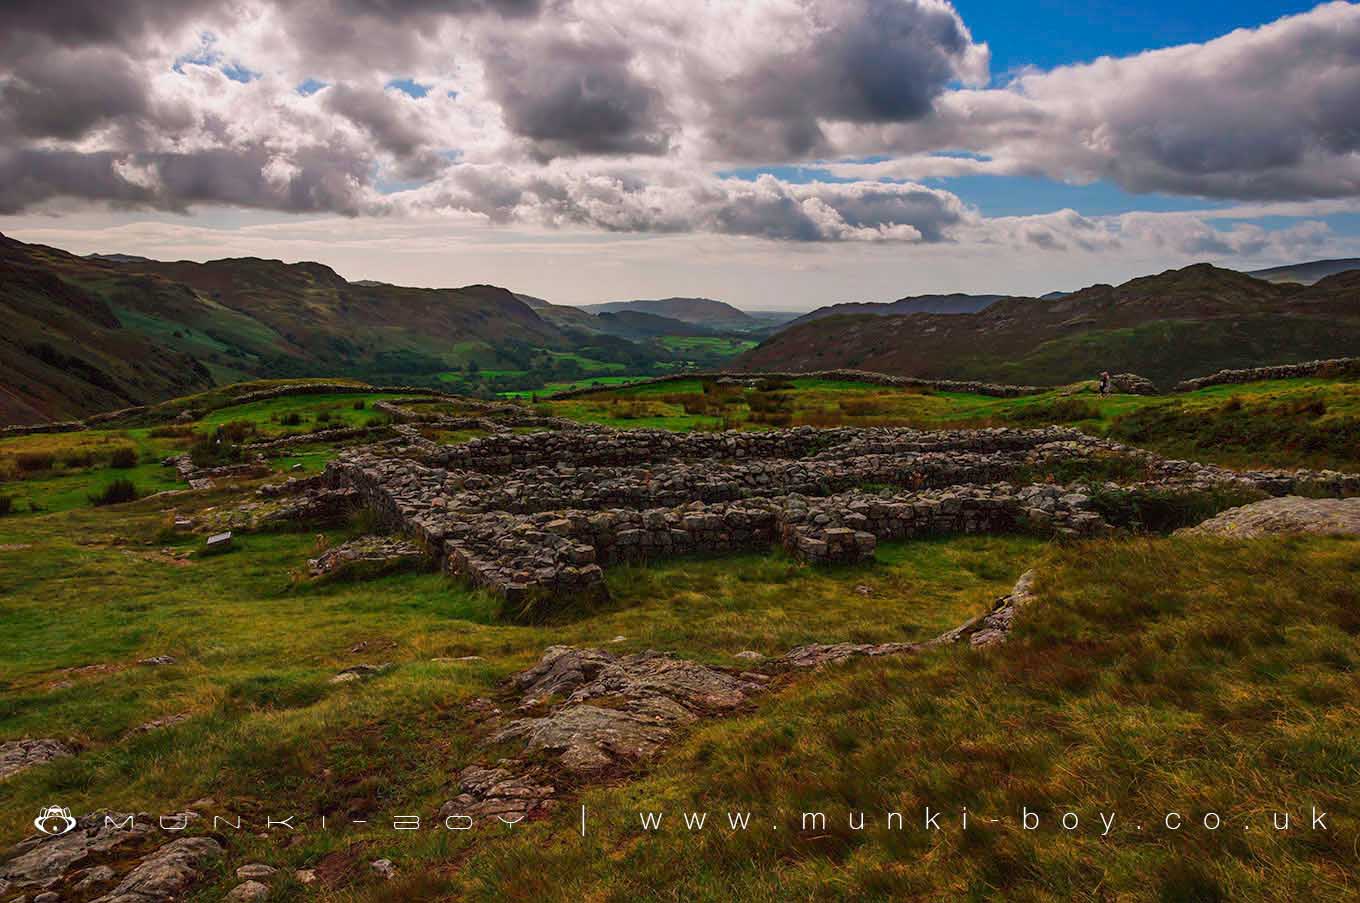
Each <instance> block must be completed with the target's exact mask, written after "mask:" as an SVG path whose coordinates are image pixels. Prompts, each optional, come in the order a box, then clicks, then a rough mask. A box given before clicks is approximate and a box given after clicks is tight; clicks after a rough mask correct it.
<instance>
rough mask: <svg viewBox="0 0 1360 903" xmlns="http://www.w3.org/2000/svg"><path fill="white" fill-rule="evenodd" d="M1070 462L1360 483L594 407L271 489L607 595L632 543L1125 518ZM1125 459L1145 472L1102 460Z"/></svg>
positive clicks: (799, 543) (1097, 445) (1332, 487)
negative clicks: (691, 421)
mask: <svg viewBox="0 0 1360 903" xmlns="http://www.w3.org/2000/svg"><path fill="white" fill-rule="evenodd" d="M1059 470H1061V472H1065V473H1069V474H1071V473H1078V474H1079V475H1089V476H1090V477H1091V478H1095V479H1096V480H1097V482H1103V489H1102V491H1103V492H1105V493H1107V494H1114V495H1118V494H1120V493H1135V492H1140V491H1141V492H1147V491H1160V492H1171V493H1183V494H1191V493H1202V492H1205V491H1210V490H1219V489H1227V490H1233V491H1236V492H1237V493H1238V494H1245V495H1248V496H1251V497H1254V498H1262V497H1265V496H1280V495H1286V494H1290V493H1294V492H1296V491H1297V490H1298V489H1299V488H1300V487H1303V486H1307V487H1308V491H1309V492H1310V493H1311V494H1322V495H1334V496H1339V495H1349V494H1355V493H1357V492H1360V475H1346V474H1340V473H1337V472H1333V471H1250V472H1235V471H1229V470H1225V469H1223V468H1219V467H1215V466H1212V465H1205V464H1198V463H1194V462H1189V461H1177V460H1171V459H1166V458H1163V457H1161V456H1158V455H1155V454H1152V453H1150V452H1146V451H1143V450H1140V449H1136V448H1131V447H1128V446H1124V445H1121V444H1119V443H1116V442H1112V441H1109V440H1105V439H1099V438H1095V437H1091V436H1088V435H1085V434H1083V433H1080V432H1077V431H1075V430H1071V429H1066V428H1059V427H1046V428H1041V429H981V430H917V429H909V428H839V429H817V428H814V427H798V428H794V429H783V430H770V431H764V432H725V433H702V432H700V433H672V432H668V431H664V430H613V429H605V428H600V427H582V426H580V425H579V424H576V425H573V428H572V429H569V430H554V429H549V430H546V431H542V432H532V433H522V432H511V431H506V430H502V431H499V432H497V433H494V434H493V435H490V436H487V437H485V438H482V439H475V440H472V441H469V442H465V443H462V444H456V445H440V444H438V443H435V442H433V441H430V440H428V439H425V438H423V437H422V436H421V435H420V433H418V432H417V431H415V430H414V429H412V428H410V427H405V428H404V429H403V430H402V433H401V435H399V436H398V437H397V438H395V439H392V440H389V441H387V442H384V443H378V444H375V445H368V446H362V447H358V448H352V449H348V450H346V451H343V452H342V453H341V454H340V455H339V456H338V457H337V458H336V459H335V460H334V461H332V462H331V463H330V464H329V465H328V467H327V469H326V471H325V472H324V473H323V474H320V475H318V476H314V477H309V478H305V479H298V480H292V481H289V482H288V483H285V484H282V485H279V486H273V487H268V489H267V490H266V492H267V494H269V495H271V496H274V497H287V496H292V497H293V499H294V501H293V502H292V505H293V506H294V507H295V508H296V509H298V510H308V509H315V508H322V509H324V508H325V507H326V502H327V500H328V499H336V498H343V499H344V500H345V502H346V503H347V504H356V503H357V504H359V505H362V506H366V507H367V508H369V509H371V511H372V512H373V513H374V514H375V515H376V517H377V519H378V520H379V521H380V522H381V523H382V524H383V525H385V527H386V528H387V529H388V530H390V531H391V532H393V533H402V534H404V535H405V536H406V537H407V538H408V539H409V540H410V541H413V542H415V543H416V544H417V545H419V546H420V547H421V548H423V550H424V551H425V552H426V553H427V555H428V556H429V558H430V559H431V560H433V561H434V562H436V563H437V564H438V566H439V567H441V568H442V569H443V570H444V571H445V572H447V573H448V574H450V575H453V576H458V577H462V578H466V579H468V580H469V581H471V582H472V583H473V584H474V585H476V586H480V587H484V588H486V589H488V590H490V591H491V592H493V593H495V594H497V595H499V596H501V597H502V598H504V599H505V600H507V602H509V603H511V606H512V611H513V610H516V608H515V607H520V608H519V610H523V611H528V610H531V609H533V610H537V609H538V607H539V606H541V605H547V606H548V607H549V608H552V607H555V606H557V605H559V604H564V603H568V602H570V601H573V600H579V599H582V598H587V599H588V598H591V597H599V596H603V595H604V594H605V592H606V590H605V582H604V574H603V570H602V568H604V567H607V566H609V565H612V564H617V563H622V562H636V561H645V560H655V559H664V558H670V557H674V556H679V555H690V554H722V553H730V552H736V551H743V550H758V549H764V548H769V547H771V546H780V547H782V548H784V549H786V550H787V551H788V552H789V553H790V554H791V555H793V556H794V557H796V558H797V559H798V560H801V561H805V562H809V563H814V564H826V563H842V562H856V561H862V560H865V559H868V558H871V557H872V556H873V554H874V550H875V548H876V546H877V543H878V542H880V541H884V540H897V539H907V538H912V537H923V536H930V535H938V534H954V533H964V534H966V533H996V532H1011V531H1028V532H1034V533H1037V534H1040V535H1049V536H1058V537H1079V536H1094V535H1100V534H1104V533H1108V532H1110V531H1112V530H1113V529H1115V525H1114V524H1111V523H1110V522H1108V521H1107V520H1106V519H1105V518H1104V517H1102V515H1101V514H1100V513H1099V511H1098V510H1097V506H1096V504H1095V502H1094V500H1093V498H1092V495H1091V491H1090V489H1089V485H1088V484H1089V481H1088V482H1087V483H1082V484H1069V485H1063V484H1060V483H1058V482H1056V481H1054V480H1053V478H1052V477H1051V476H1049V475H1050V474H1052V473H1054V472H1055V471H1059ZM1112 472H1114V473H1134V474H1136V476H1137V479H1134V480H1130V481H1126V482H1124V483H1117V482H1111V481H1108V480H1107V479H1105V477H1106V475H1108V474H1109V473H1112Z"/></svg>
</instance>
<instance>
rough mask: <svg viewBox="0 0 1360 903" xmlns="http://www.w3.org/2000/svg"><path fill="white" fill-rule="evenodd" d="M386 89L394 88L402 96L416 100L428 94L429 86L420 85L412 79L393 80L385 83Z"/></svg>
mask: <svg viewBox="0 0 1360 903" xmlns="http://www.w3.org/2000/svg"><path fill="white" fill-rule="evenodd" d="M387 87H389V88H396V89H397V90H398V91H400V92H402V93H403V94H405V95H407V96H409V97H414V98H415V99H416V100H419V99H420V98H422V97H424V96H425V95H426V94H429V93H430V86H429V85H422V84H420V83H419V82H417V81H416V80H414V79H412V78H394V79H392V80H391V81H390V82H388V83H387Z"/></svg>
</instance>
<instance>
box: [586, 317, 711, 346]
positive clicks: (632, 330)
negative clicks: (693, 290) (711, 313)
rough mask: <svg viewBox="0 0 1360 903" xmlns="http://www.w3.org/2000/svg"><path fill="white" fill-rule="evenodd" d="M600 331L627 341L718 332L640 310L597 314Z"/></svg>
mask: <svg viewBox="0 0 1360 903" xmlns="http://www.w3.org/2000/svg"><path fill="white" fill-rule="evenodd" d="M595 320H596V322H597V324H598V328H599V329H600V331H602V332H605V333H608V334H609V335H616V336H621V337H623V338H628V339H653V338H660V337H661V336H668V335H673V336H712V335H717V334H718V332H716V331H715V330H712V329H709V328H708V327H707V326H700V325H697V324H695V323H686V322H684V321H683V320H673V319H671V318H670V317H661V316H657V315H656V314H648V313H643V312H642V311H640V310H621V311H618V312H617V313H608V312H605V313H601V314H597V315H596V317H595Z"/></svg>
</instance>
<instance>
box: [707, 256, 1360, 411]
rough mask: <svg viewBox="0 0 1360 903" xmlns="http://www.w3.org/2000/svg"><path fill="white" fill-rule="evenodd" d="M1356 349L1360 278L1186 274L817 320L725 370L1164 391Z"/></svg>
mask: <svg viewBox="0 0 1360 903" xmlns="http://www.w3.org/2000/svg"><path fill="white" fill-rule="evenodd" d="M1356 347H1360V271H1352V272H1349V273H1342V274H1338V275H1336V276H1330V277H1327V278H1325V279H1323V280H1320V281H1319V282H1318V283H1316V284H1315V285H1313V286H1300V285H1295V284H1275V283H1271V282H1266V281H1264V280H1261V279H1256V278H1254V277H1251V276H1248V275H1246V274H1244V273H1240V272H1237V271H1235V270H1227V269H1221V268H1218V267H1213V266H1211V265H1209V264H1195V265H1192V266H1189V267H1184V268H1182V269H1178V270H1167V271H1165V272H1163V273H1159V274H1156V275H1152V276H1142V277H1138V278H1136V279H1132V280H1129V281H1128V282H1126V283H1123V284H1122V285H1119V286H1112V285H1106V284H1098V285H1093V286H1089V287H1087V288H1085V289H1082V290H1080V291H1078V292H1074V293H1072V294H1070V295H1065V296H1063V297H1060V298H1053V299H1049V300H1044V299H1039V298H1018V297H1010V298H1004V299H1001V300H998V301H996V302H995V303H993V304H991V305H989V306H988V307H986V308H985V309H983V310H981V311H979V312H977V313H971V314H969V313H965V314H930V313H915V314H908V315H904V316H891V317H875V316H872V315H863V314H861V315H850V316H840V317H828V318H823V319H821V320H817V321H813V322H811V323H805V324H803V325H801V326H797V327H794V328H790V329H785V330H783V331H781V332H779V333H776V334H775V335H774V336H773V337H771V338H769V339H767V340H766V341H764V342H763V343H761V344H760V345H759V346H757V347H756V348H754V349H752V350H751V351H749V352H747V353H745V354H744V355H742V356H741V357H740V358H738V359H737V361H735V362H734V364H733V366H734V367H738V368H741V369H747V370H775V369H778V370H794V371H798V370H825V369H837V368H861V369H866V370H876V371H879V372H883V373H890V374H896V375H902V376H918V377H924V378H954V379H982V380H989V381H996V382H1007V383H1028V384H1038V385H1045V384H1048V385H1057V384H1063V383H1067V382H1073V381H1076V380H1080V379H1087V378H1090V377H1092V376H1093V375H1094V374H1096V373H1099V372H1100V371H1101V370H1110V371H1112V372H1118V371H1131V372H1135V373H1139V374H1141V375H1143V376H1146V377H1148V378H1149V379H1152V380H1153V381H1155V382H1158V383H1160V384H1169V383H1172V382H1176V381H1178V380H1180V379H1185V378H1188V377H1193V376H1195V375H1196V374H1199V373H1208V372H1212V371H1214V370H1219V369H1226V368H1236V367H1245V366H1256V365H1260V364H1273V363H1293V362H1296V361H1303V360H1310V359H1314V358H1325V357H1334V356H1344V355H1345V354H1348V353H1354V349H1355V348H1356Z"/></svg>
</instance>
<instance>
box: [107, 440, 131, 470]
mask: <svg viewBox="0 0 1360 903" xmlns="http://www.w3.org/2000/svg"><path fill="white" fill-rule="evenodd" d="M109 466H110V467H117V468H118V469H119V470H127V469H128V468H129V467H136V466H137V449H135V448H129V447H128V446H122V447H121V448H115V449H114V450H113V454H112V455H110V456H109Z"/></svg>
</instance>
